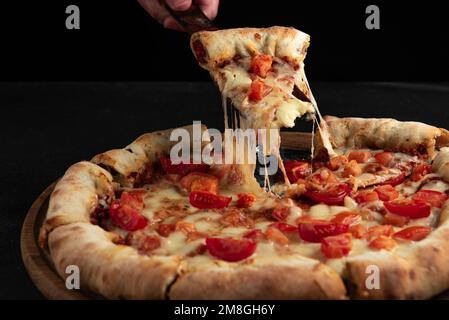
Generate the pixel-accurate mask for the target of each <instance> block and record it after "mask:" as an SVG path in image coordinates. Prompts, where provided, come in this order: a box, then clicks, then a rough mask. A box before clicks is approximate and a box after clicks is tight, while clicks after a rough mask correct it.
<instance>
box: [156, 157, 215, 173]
mask: <svg viewBox="0 0 449 320" xmlns="http://www.w3.org/2000/svg"><path fill="white" fill-rule="evenodd" d="M159 160H160V162H161V166H162V169H163V170H164V171H165V173H167V174H179V175H180V176H182V177H183V176H185V175H187V174H188V173H190V172H206V171H207V170H208V169H209V165H207V164H204V163H198V164H195V163H183V162H181V163H178V164H173V163H172V161H171V160H170V158H169V157H161V158H160V159H159Z"/></svg>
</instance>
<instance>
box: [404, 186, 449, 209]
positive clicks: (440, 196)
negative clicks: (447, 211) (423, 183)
mask: <svg viewBox="0 0 449 320" xmlns="http://www.w3.org/2000/svg"><path fill="white" fill-rule="evenodd" d="M412 199H413V200H415V201H422V202H424V203H427V204H428V205H430V206H432V207H437V208H441V207H442V206H443V204H444V203H445V202H446V200H447V199H448V196H447V194H445V193H443V192H439V191H433V190H419V191H418V192H417V193H415V194H414V195H413V196H412Z"/></svg>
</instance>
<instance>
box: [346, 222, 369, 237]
mask: <svg viewBox="0 0 449 320" xmlns="http://www.w3.org/2000/svg"><path fill="white" fill-rule="evenodd" d="M349 232H350V233H351V234H352V236H353V237H354V238H357V239H362V238H364V237H365V234H366V228H365V227H364V226H363V225H361V224H356V225H355V226H351V227H350V228H349Z"/></svg>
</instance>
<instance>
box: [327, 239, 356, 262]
mask: <svg viewBox="0 0 449 320" xmlns="http://www.w3.org/2000/svg"><path fill="white" fill-rule="evenodd" d="M351 249H352V236H351V234H350V233H343V234H340V235H337V236H330V237H326V238H324V239H323V240H322V241H321V252H322V253H323V254H324V256H325V257H326V258H328V259H336V258H342V257H344V256H347V255H348V254H349V252H351Z"/></svg>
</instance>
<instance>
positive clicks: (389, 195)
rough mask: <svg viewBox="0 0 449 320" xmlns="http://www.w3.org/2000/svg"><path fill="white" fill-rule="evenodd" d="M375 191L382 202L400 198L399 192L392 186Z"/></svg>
mask: <svg viewBox="0 0 449 320" xmlns="http://www.w3.org/2000/svg"><path fill="white" fill-rule="evenodd" d="M374 191H375V192H376V193H377V195H378V196H379V199H380V200H382V201H391V200H394V199H396V198H397V197H399V192H398V191H397V190H396V189H395V188H394V187H392V186H391V185H390V184H385V185H382V186H378V187H376V188H375V189H374Z"/></svg>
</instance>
